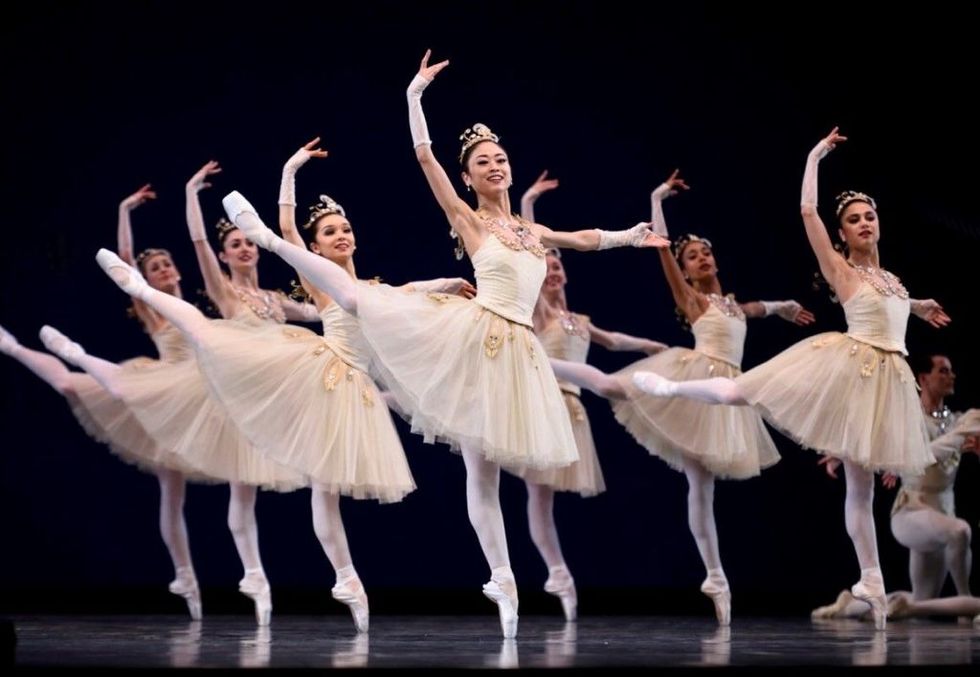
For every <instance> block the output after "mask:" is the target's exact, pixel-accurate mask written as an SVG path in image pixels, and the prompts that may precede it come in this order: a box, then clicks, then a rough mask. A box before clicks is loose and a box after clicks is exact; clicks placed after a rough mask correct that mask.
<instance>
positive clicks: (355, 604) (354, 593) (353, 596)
mask: <svg viewBox="0 0 980 677" xmlns="http://www.w3.org/2000/svg"><path fill="white" fill-rule="evenodd" d="M330 594H331V595H332V596H333V598H334V599H335V600H337V601H338V602H342V603H344V604H346V605H347V606H349V607H350V613H351V616H352V617H353V619H354V627H355V628H357V631H358V632H361V633H363V632H367V631H368V625H369V620H370V611H369V609H368V598H367V594H366V593H365V592H364V585H363V584H362V583H361V579H359V578H356V577H355V578H348V579H347V580H345V581H343V582H341V581H338V582H337V584H336V585H334V586H333V589H331V590H330Z"/></svg>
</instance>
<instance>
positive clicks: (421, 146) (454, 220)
mask: <svg viewBox="0 0 980 677" xmlns="http://www.w3.org/2000/svg"><path fill="white" fill-rule="evenodd" d="M430 56H432V50H431V49H427V50H425V56H423V57H422V62H421V63H420V64H419V72H418V73H417V74H416V75H415V77H414V78H413V79H412V82H411V84H409V86H408V91H407V92H406V95H407V96H408V124H409V128H410V129H411V131H412V143H413V144H414V145H415V157H416V159H417V160H418V161H419V165H420V166H421V167H422V173H423V174H425V179H426V181H428V182H429V188H431V189H432V194H433V195H434V196H435V198H436V201H437V202H438V203H439V206H440V207H442V211H444V212H445V213H446V218H448V219H449V223H450V224H451V225H452V226H453V228H454V229H455V230H456V232H457V233H459V234H460V235H461V236H462V237H463V240H464V242H466V241H467V238H470V237H471V235H472V234H471V232H469V231H470V230H471V229H473V226H474V223H473V222H472V218H469V217H472V213H473V210H472V209H470V207H469V205H467V204H466V202H465V201H463V200H462V199H460V197H459V196H458V195H457V194H456V190H455V189H454V188H453V184H452V182H451V181H450V180H449V175H448V174H446V170H445V169H443V168H442V165H440V164H439V162H438V160H436V156H435V155H434V154H433V152H432V139H430V138H429V127H428V125H427V124H426V122H425V115H424V114H423V113H422V92H423V91H424V90H425V88H426V87H428V86H429V84H430V83H431V82H432V80H433V78H435V77H436V75H438V74H439V72H440V71H441V70H442V69H443V68H445V67H446V66H448V65H449V61H448V60H447V61H441V62H439V63H437V64H435V65H433V66H430V65H429V57H430ZM474 244H476V243H475V242H474Z"/></svg>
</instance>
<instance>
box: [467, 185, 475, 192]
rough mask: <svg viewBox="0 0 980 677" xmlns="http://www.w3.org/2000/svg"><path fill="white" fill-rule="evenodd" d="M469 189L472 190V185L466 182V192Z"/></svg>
mask: <svg viewBox="0 0 980 677" xmlns="http://www.w3.org/2000/svg"><path fill="white" fill-rule="evenodd" d="M471 190H473V186H471V185H470V184H466V192H467V193H468V192H470V191H471Z"/></svg>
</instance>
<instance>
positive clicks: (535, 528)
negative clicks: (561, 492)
mask: <svg viewBox="0 0 980 677" xmlns="http://www.w3.org/2000/svg"><path fill="white" fill-rule="evenodd" d="M525 484H526V485H527V524H528V527H529V528H530V531H531V540H532V541H533V542H534V546H535V547H536V548H537V549H538V552H539V553H541V558H542V559H543V560H544V563H545V564H546V565H547V566H548V568H549V569H551V568H552V567H557V566H564V564H565V558H564V556H563V555H562V553H561V543H560V542H559V540H558V529H557V527H556V526H555V490H554V489H552V488H551V487H548V486H545V485H543V484H535V483H533V482H526V483H525Z"/></svg>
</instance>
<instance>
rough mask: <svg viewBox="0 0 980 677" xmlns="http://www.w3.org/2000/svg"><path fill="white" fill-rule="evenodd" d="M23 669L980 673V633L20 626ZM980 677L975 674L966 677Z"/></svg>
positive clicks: (641, 623)
mask: <svg viewBox="0 0 980 677" xmlns="http://www.w3.org/2000/svg"><path fill="white" fill-rule="evenodd" d="M11 620H12V621H13V624H14V629H15V632H16V637H17V645H16V653H15V657H14V661H15V665H16V666H18V667H51V668H56V667H80V668H101V667H106V668H111V667H124V666H125V667H134V668H166V667H179V668H237V667H270V668H329V667H338V668H339V667H343V668H369V669H370V668H381V669H392V668H395V669H397V668H414V669H419V668H468V669H474V668H475V669H487V668H577V669H583V668H584V669H588V668H598V667H605V668H637V667H662V668H679V669H684V668H689V667H695V666H726V665H727V666H732V667H735V668H738V667H742V668H748V667H754V666H758V667H793V666H798V667H800V668H803V669H812V668H815V667H818V666H839V667H845V666H880V665H887V666H910V665H930V666H950V667H952V666H958V667H961V668H962V667H965V666H970V665H971V664H980V628H974V627H973V626H972V625H968V624H965V623H956V622H939V621H935V622H934V621H922V620H918V621H895V622H893V623H890V624H889V628H888V630H887V631H886V632H884V633H880V632H875V631H874V630H873V628H872V627H871V626H870V624H868V623H862V622H858V621H834V622H820V623H811V622H810V621H809V620H804V619H796V618H737V619H736V621H735V624H734V625H733V626H732V627H731V628H730V629H719V628H718V627H717V626H716V625H715V623H714V622H713V621H712V620H710V619H708V618H692V617H668V616H599V617H585V618H582V619H581V620H580V621H579V622H578V623H571V624H565V623H563V622H562V621H561V620H559V619H557V618H554V617H545V616H527V617H522V618H521V626H520V634H519V636H518V638H517V639H516V640H506V641H504V640H501V639H499V634H498V633H499V626H498V624H497V619H496V616H491V615H489V614H488V615H486V616H377V617H375V618H372V619H371V623H372V626H371V632H370V635H361V636H358V635H356V634H355V632H354V630H353V626H352V624H351V622H350V621H349V619H348V618H346V617H340V616H290V615H281V616H276V617H274V618H273V622H272V626H271V627H267V628H257V627H256V626H255V624H254V622H252V620H251V619H250V618H246V617H244V616H220V615H215V616H210V617H207V618H205V620H204V621H203V622H197V623H195V622H190V621H187V620H186V619H184V618H181V617H177V616H30V617H29V616H18V617H14V618H12V619H11ZM968 669H970V670H972V669H973V668H968Z"/></svg>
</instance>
